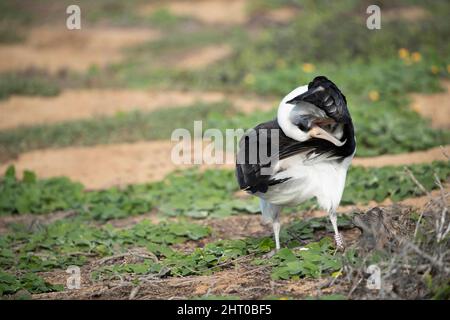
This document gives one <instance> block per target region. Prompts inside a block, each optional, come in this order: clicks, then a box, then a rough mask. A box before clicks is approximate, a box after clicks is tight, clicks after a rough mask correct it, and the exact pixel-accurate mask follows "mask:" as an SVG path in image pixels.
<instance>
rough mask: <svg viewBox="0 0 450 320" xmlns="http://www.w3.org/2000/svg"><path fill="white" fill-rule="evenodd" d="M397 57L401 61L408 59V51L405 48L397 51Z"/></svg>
mask: <svg viewBox="0 0 450 320" xmlns="http://www.w3.org/2000/svg"><path fill="white" fill-rule="evenodd" d="M398 56H399V57H400V58H401V59H406V58H408V57H409V51H408V49H405V48H401V49H399V50H398Z"/></svg>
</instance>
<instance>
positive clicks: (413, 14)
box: [381, 6, 429, 21]
mask: <svg viewBox="0 0 450 320" xmlns="http://www.w3.org/2000/svg"><path fill="white" fill-rule="evenodd" d="M428 16H429V12H428V11H427V10H426V9H424V8H423V7H419V6H409V7H399V8H392V9H388V10H383V11H382V13H381V17H382V19H383V20H385V21H393V20H397V19H401V20H405V21H417V20H421V19H425V18H427V17H428Z"/></svg>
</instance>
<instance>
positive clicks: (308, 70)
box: [302, 63, 316, 73]
mask: <svg viewBox="0 0 450 320" xmlns="http://www.w3.org/2000/svg"><path fill="white" fill-rule="evenodd" d="M302 69H303V71H304V72H306V73H311V72H313V71H314V70H315V69H316V67H315V66H314V65H313V64H312V63H304V64H303V66H302Z"/></svg>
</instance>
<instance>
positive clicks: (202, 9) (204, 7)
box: [140, 0, 248, 25]
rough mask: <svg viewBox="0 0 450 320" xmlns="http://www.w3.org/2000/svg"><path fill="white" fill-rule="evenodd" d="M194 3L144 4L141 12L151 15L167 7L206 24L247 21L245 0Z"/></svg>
mask: <svg viewBox="0 0 450 320" xmlns="http://www.w3.org/2000/svg"><path fill="white" fill-rule="evenodd" d="M194 2H195V5H192V2H187V1H170V2H166V3H164V2H160V3H156V4H154V3H150V4H145V5H143V6H142V7H141V10H140V12H141V14H143V15H151V14H152V13H154V12H155V11H156V10H159V9H162V8H164V9H167V10H169V11H170V12H171V13H172V14H175V15H179V16H189V17H192V18H195V19H197V20H199V21H201V22H203V23H207V24H215V25H217V24H224V25H230V24H232V25H235V24H243V23H245V22H246V21H247V18H248V14H247V10H246V5H247V1H246V0H228V1H224V0H195V1H194Z"/></svg>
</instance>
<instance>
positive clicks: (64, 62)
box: [0, 25, 160, 73]
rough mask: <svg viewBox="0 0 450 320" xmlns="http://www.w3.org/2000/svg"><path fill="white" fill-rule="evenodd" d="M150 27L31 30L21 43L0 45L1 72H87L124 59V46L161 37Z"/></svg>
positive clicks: (60, 27)
mask: <svg viewBox="0 0 450 320" xmlns="http://www.w3.org/2000/svg"><path fill="white" fill-rule="evenodd" d="M159 36H160V34H159V32H158V31H156V30H151V29H131V28H130V29H122V28H89V27H85V28H82V29H81V30H72V31H71V32H69V33H68V32H67V29H66V28H65V26H64V25H61V26H60V25H58V26H52V27H50V26H45V27H38V28H33V29H32V30H30V32H29V34H28V36H27V40H26V41H25V42H24V43H20V44H3V45H0V72H5V71H14V70H27V69H30V68H37V69H43V70H46V71H48V72H51V73H55V72H58V71H61V70H67V69H69V70H75V71H86V70H88V69H89V68H90V67H91V66H92V65H96V66H98V67H101V66H105V65H107V64H110V63H113V62H117V61H119V60H121V59H122V58H123V49H125V48H127V47H130V46H133V45H137V44H140V43H143V42H146V41H153V40H155V39H157V38H159Z"/></svg>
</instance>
